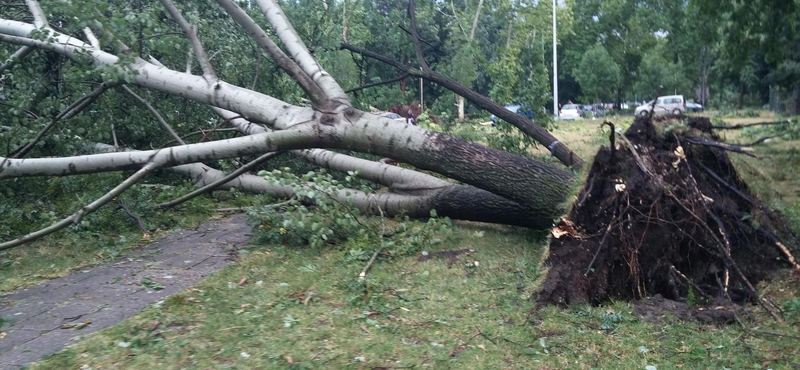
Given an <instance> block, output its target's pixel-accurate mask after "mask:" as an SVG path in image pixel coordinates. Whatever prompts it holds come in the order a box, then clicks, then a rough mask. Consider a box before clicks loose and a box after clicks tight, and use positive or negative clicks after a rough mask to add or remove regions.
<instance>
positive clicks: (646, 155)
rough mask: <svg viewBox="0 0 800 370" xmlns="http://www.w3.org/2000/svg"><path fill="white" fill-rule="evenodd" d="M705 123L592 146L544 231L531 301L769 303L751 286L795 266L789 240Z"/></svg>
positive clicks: (654, 124) (645, 125)
mask: <svg viewBox="0 0 800 370" xmlns="http://www.w3.org/2000/svg"><path fill="white" fill-rule="evenodd" d="M710 126H711V125H710V123H709V122H708V120H707V119H702V118H690V119H688V121H687V119H686V118H683V117H666V118H660V119H658V120H654V121H649V120H648V119H646V118H637V119H636V121H635V122H634V124H633V125H632V126H631V127H630V129H628V130H627V131H626V132H625V134H624V136H620V135H617V137H616V140H617V141H619V142H620V143H619V144H621V145H617V146H616V147H615V148H609V147H602V148H601V149H600V151H599V152H598V154H597V156H596V157H595V160H594V163H593V165H592V168H591V171H590V173H589V175H588V179H587V182H586V185H585V187H584V188H583V190H581V192H580V194H579V195H578V198H577V200H576V201H575V203H574V204H573V207H572V210H571V212H570V213H569V215H568V217H566V218H564V219H562V220H561V221H560V222H559V223H558V225H557V226H556V228H555V229H553V237H552V239H551V243H550V255H549V257H548V259H547V261H546V264H547V265H548V266H549V267H550V270H549V272H548V275H547V277H546V279H545V282H544V284H543V288H542V291H541V292H540V293H538V296H536V297H535V299H537V301H538V302H539V304H555V305H561V306H563V305H567V304H572V303H584V302H589V303H593V304H597V303H601V302H603V301H606V300H609V299H611V298H617V299H639V298H643V297H647V296H655V295H659V294H660V295H661V296H663V297H665V298H667V299H670V300H676V301H686V300H687V297H688V298H689V299H690V300H698V301H705V302H711V301H713V300H714V299H715V298H717V297H723V298H725V299H726V300H733V301H739V302H740V301H745V300H754V301H758V302H759V303H761V304H762V305H765V304H766V305H768V303H767V302H765V301H764V300H761V299H759V297H758V296H757V293H756V292H755V291H754V289H753V286H752V285H753V284H755V283H756V282H757V281H760V280H763V279H766V278H768V277H770V275H771V274H772V273H773V272H774V271H775V270H777V269H780V268H782V267H788V266H795V267H796V266H797V265H796V264H795V263H794V261H793V257H791V254H790V253H789V250H788V249H787V248H786V247H785V245H784V244H783V243H781V240H789V241H791V242H792V243H797V239H796V238H795V237H794V236H793V235H792V234H791V231H790V230H789V228H788V227H787V226H786V224H785V223H784V222H783V221H782V220H781V219H780V217H779V216H778V215H776V214H775V213H774V212H771V211H769V210H767V209H765V208H764V207H763V206H761V205H760V203H759V202H758V201H757V200H756V199H755V197H753V196H752V195H751V194H750V193H749V190H748V188H747V185H746V184H745V183H744V182H743V181H742V180H741V179H740V178H739V176H738V175H737V173H736V170H735V169H734V168H733V166H732V164H731V162H730V160H729V159H728V156H727V153H726V151H724V150H723V149H721V148H720V147H717V146H713V145H709V143H717V140H718V138H717V137H715V136H714V135H713V134H712V133H710ZM625 138H627V140H626V139H625ZM737 155H738V154H737ZM790 260H791V261H790ZM768 309H769V308H768Z"/></svg>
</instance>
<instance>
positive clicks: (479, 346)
mask: <svg viewBox="0 0 800 370" xmlns="http://www.w3.org/2000/svg"><path fill="white" fill-rule="evenodd" d="M478 348H480V349H482V350H483V351H484V352H486V346H484V345H483V344H479V345H478Z"/></svg>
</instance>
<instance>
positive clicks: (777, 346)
mask: <svg viewBox="0 0 800 370" xmlns="http://www.w3.org/2000/svg"><path fill="white" fill-rule="evenodd" d="M614 122H615V124H617V125H618V126H621V127H622V128H623V129H624V128H625V127H627V125H629V124H630V118H620V119H614ZM599 125H600V121H590V120H581V121H576V122H561V123H559V125H558V128H557V131H556V132H555V134H556V136H557V137H559V139H561V140H565V142H567V143H568V145H569V146H570V147H571V148H573V150H575V151H576V153H579V154H580V155H582V156H583V157H584V158H585V159H586V160H587V161H589V160H590V159H591V156H593V154H594V152H595V151H596V149H597V147H599V146H600V145H607V142H608V141H607V140H608V128H604V129H603V130H602V131H601V130H600V128H599ZM481 130H484V129H483V128H482V129H481ZM757 153H759V154H761V155H763V156H764V157H765V159H761V160H752V159H750V158H747V157H744V156H737V155H732V156H731V157H732V158H733V160H734V162H735V164H736V166H737V168H738V169H739V171H740V173H741V175H742V176H743V178H744V179H745V180H746V181H747V182H748V183H749V184H750V186H751V187H752V190H753V191H754V192H755V193H756V194H757V195H758V196H759V197H760V198H761V199H763V200H764V201H765V203H766V204H768V205H769V206H772V207H774V208H776V209H778V210H779V211H781V212H782V213H783V214H784V215H786V216H787V219H788V220H789V221H790V222H791V223H792V224H793V225H794V226H795V228H796V229H797V225H800V222H798V221H800V212H799V211H798V208H797V207H798V203H799V202H798V201H797V196H798V195H800V193H798V189H799V188H800V187H798V179H800V173H798V171H789V170H788V168H787V167H786V164H791V165H795V166H796V165H797V162H794V161H796V160H797V159H796V158H797V155H796V149H794V147H793V145H792V143H787V142H781V141H773V142H771V143H767V144H765V145H762V146H760V147H758V148H757ZM793 153H794V154H793ZM459 225H460V228H459V231H457V232H456V233H455V235H454V237H453V238H451V239H448V240H446V242H445V243H443V244H439V245H437V246H436V247H431V248H427V249H428V251H429V252H434V251H435V250H455V249H463V248H472V249H474V250H475V251H476V252H475V254H473V255H470V256H464V255H461V256H459V257H458V259H457V261H456V262H455V263H452V265H451V263H450V261H448V260H443V259H433V260H428V261H425V262H420V263H417V262H416V257H417V256H406V257H402V258H393V259H381V258H379V259H378V261H377V262H376V263H375V264H374V265H373V266H372V268H371V270H370V271H369V273H368V274H367V278H366V279H365V280H359V279H357V275H358V273H359V272H360V271H361V269H362V268H363V262H362V261H358V260H357V259H356V258H353V256H352V255H351V252H350V250H353V249H356V248H361V247H363V246H357V245H350V244H349V243H345V244H344V245H342V246H338V247H330V248H323V249H311V248H298V249H290V248H286V247H281V246H266V247H254V248H253V249H252V250H250V252H249V253H248V254H246V255H244V256H243V258H242V259H241V261H240V263H239V264H234V265H230V266H228V267H226V268H224V269H222V270H221V271H219V272H217V273H216V274H214V275H213V276H212V277H210V278H209V279H207V280H205V281H203V282H202V283H200V284H198V285H197V286H195V287H194V288H191V289H187V290H185V291H183V292H181V293H179V294H177V295H174V296H172V297H170V298H168V299H167V300H165V301H164V302H163V303H161V304H157V305H154V306H151V307H149V308H148V309H146V310H145V311H143V312H142V313H140V314H138V315H136V316H134V317H133V318H131V319H129V320H126V321H124V322H123V323H121V324H119V325H117V326H114V327H112V328H109V329H106V330H104V331H102V332H100V333H97V334H94V335H91V336H89V337H88V338H87V340H86V341H83V342H79V343H76V344H75V345H73V346H71V347H69V348H67V349H66V350H64V351H62V352H60V353H59V354H56V355H54V356H51V357H49V358H47V359H45V360H43V361H41V362H39V363H36V364H34V365H32V368H33V369H81V368H92V369H112V368H126V369H147V368H157V369H162V368H165V369H179V368H198V369H206V368H236V369H260V368H270V369H272V368H279V369H280V368H287V369H316V368H320V369H323V368H354V369H362V368H364V369H370V368H412V367H413V368H426V367H427V368H433V369H447V368H454V369H456V368H457V369H498V368H504V369H505V368H508V369H529V368H534V369H564V368H570V369H644V368H645V366H647V365H653V366H655V367H656V368H657V369H676V368H684V369H706V368H707V369H723V368H728V369H766V368H772V369H793V368H796V365H798V364H800V346H798V345H797V343H798V340H797V339H796V338H792V337H788V336H775V335H769V334H764V333H765V332H775V333H783V334H788V335H793V336H800V301H798V297H800V276H797V275H795V276H790V275H788V274H786V275H785V276H781V277H778V278H776V279H774V280H772V281H771V282H768V283H765V284H762V285H761V286H759V290H760V291H761V292H762V293H765V294H766V295H767V296H768V297H770V298H771V299H772V300H773V301H775V302H776V303H777V304H778V305H780V306H782V307H784V309H785V310H786V312H785V314H786V319H787V322H788V324H787V325H786V326H779V325H777V324H775V323H774V322H773V321H772V319H771V318H770V317H769V316H768V315H766V314H765V313H764V312H762V311H761V310H760V309H759V308H758V307H756V306H752V307H749V308H750V309H751V310H752V311H753V312H754V316H755V317H756V318H757V320H758V321H756V322H753V321H746V325H747V329H749V330H746V329H745V328H743V327H741V326H739V325H731V326H726V327H715V326H701V325H697V324H693V323H683V322H678V321H676V320H673V319H669V318H667V319H665V321H664V322H662V323H658V324H653V323H647V322H643V321H641V320H639V319H637V318H635V317H634V316H633V315H632V313H631V312H632V310H633V307H632V305H631V304H630V303H626V302H613V303H611V304H608V305H604V306H601V307H591V306H574V307H571V308H569V309H559V308H555V307H547V308H544V309H543V310H541V311H538V312H536V311H535V310H534V304H533V303H532V302H531V301H530V300H529V298H530V296H531V294H532V293H533V292H534V291H536V289H537V284H538V281H540V280H541V278H542V277H543V274H544V273H545V271H543V270H542V268H541V261H542V259H543V257H544V253H545V244H546V242H545V241H544V240H543V239H542V237H541V236H536V235H534V234H531V233H530V232H524V231H522V230H519V229H515V228H507V227H499V226H486V225H481V224H475V223H460V224H459ZM351 243H354V242H351ZM56 249H57V245H54V246H53V251H52V252H51V253H59V252H57V251H56ZM99 250H100V251H102V250H103V249H102V248H100V249H99ZM89 251H91V249H89ZM21 253H22V252H21ZM24 253H29V254H27V255H26V256H21V257H20V261H24V260H30V259H36V258H42V259H43V261H45V259H46V258H49V257H48V256H49V254H50V253H44V255H41V256H40V255H39V254H36V252H34V251H33V250H27V251H25V252H24ZM61 253H63V254H64V255H71V254H75V255H76V256H81V255H84V254H83V253H88V255H91V253H89V252H85V251H83V250H82V249H80V248H79V244H77V242H76V243H75V244H69V245H67V246H66V247H65V248H63V251H62V252H61ZM92 253H95V254H97V253H101V252H98V250H95V251H94V252H92ZM84 256H85V255H84ZM1 258H3V257H2V255H0V259H1ZM84 258H86V257H84ZM104 258H108V257H107V256H106V257H104ZM54 259H58V258H54ZM81 260H82V259H81V258H78V257H76V258H74V259H71V260H69V261H65V262H64V265H63V266H62V268H63V269H64V270H67V271H68V270H69V269H74V268H76V266H80V261H81ZM99 260H100V259H98V260H95V261H99ZM70 261H71V262H70ZM475 261H478V265H477V266H475V264H474V262H475ZM0 263H2V262H0ZM20 263H21V262H20ZM27 263H29V264H30V267H25V268H23V270H22V271H29V273H30V272H34V271H36V270H37V269H36V265H35V264H36V263H37V262H35V261H28V262H27ZM44 263H45V262H43V263H41V264H40V265H39V266H44ZM468 264H469V265H470V266H468ZM0 266H1V265H0ZM21 266H23V265H19V264H17V265H14V268H13V269H10V270H16V271H20V270H19V268H20V267H21ZM4 270H5V269H2V268H0V281H3V279H4V278H13V272H12V271H9V272H8V273H6V272H5V271H4ZM4 273H5V274H6V275H2V274H4ZM243 279H246V282H245V283H244V284H242V285H239V284H238V283H239V282H241V281H242V280H243ZM258 282H261V283H260V284H259V283H258ZM3 283H5V282H4V281H3ZM0 284H2V283H0ZM120 343H123V344H124V345H128V346H127V347H125V348H123V347H120V346H119V344H120ZM362 361H363V362H362Z"/></svg>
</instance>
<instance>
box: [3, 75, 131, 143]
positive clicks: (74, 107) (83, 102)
mask: <svg viewBox="0 0 800 370" xmlns="http://www.w3.org/2000/svg"><path fill="white" fill-rule="evenodd" d="M119 84H120V83H119V82H103V83H102V84H100V86H98V87H97V88H95V89H94V90H92V91H91V92H89V93H88V94H86V95H84V96H82V97H81V98H80V99H78V100H76V101H75V102H74V103H72V104H71V105H70V106H69V107H67V108H66V109H64V110H63V111H61V113H59V114H58V115H56V116H55V117H54V118H53V119H52V120H51V121H50V123H48V124H47V126H45V127H44V128H42V129H41V131H39V133H38V134H36V137H34V138H33V140H31V141H30V142H29V143H28V144H27V145H25V146H24V147H23V148H22V149H19V150H18V151H17V152H16V153H14V154H13V155H12V156H11V158H22V157H24V156H25V155H26V154H28V152H30V151H31V150H32V149H33V147H34V146H35V145H36V143H38V142H39V141H40V140H42V138H43V137H44V135H45V134H46V133H47V131H49V130H50V129H51V128H53V126H55V125H56V123H58V122H59V121H61V120H67V119H70V118H72V117H75V115H77V114H78V113H80V112H81V111H82V110H84V109H86V107H88V106H89V105H91V104H92V103H93V102H94V101H95V100H97V98H99V97H100V95H102V94H103V93H104V92H106V90H108V89H110V88H112V87H114V86H117V85H119Z"/></svg>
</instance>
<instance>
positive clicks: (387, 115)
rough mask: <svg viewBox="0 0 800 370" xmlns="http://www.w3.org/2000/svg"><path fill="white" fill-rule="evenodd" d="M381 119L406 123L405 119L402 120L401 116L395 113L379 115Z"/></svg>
mask: <svg viewBox="0 0 800 370" xmlns="http://www.w3.org/2000/svg"><path fill="white" fill-rule="evenodd" d="M381 117H385V118H388V119H393V120H395V121H403V122H405V121H406V119H405V118H403V116H401V115H399V114H397V113H392V112H389V113H384V114H381Z"/></svg>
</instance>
